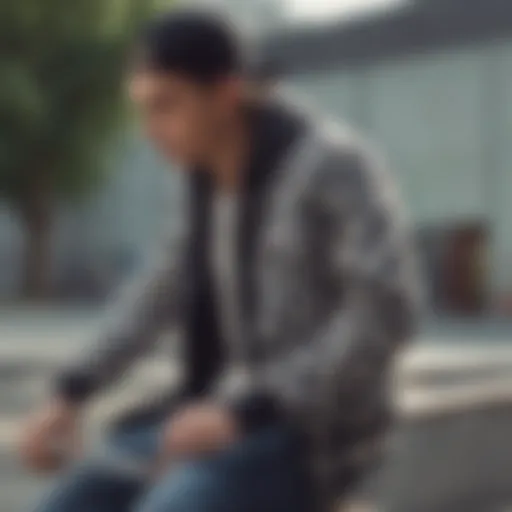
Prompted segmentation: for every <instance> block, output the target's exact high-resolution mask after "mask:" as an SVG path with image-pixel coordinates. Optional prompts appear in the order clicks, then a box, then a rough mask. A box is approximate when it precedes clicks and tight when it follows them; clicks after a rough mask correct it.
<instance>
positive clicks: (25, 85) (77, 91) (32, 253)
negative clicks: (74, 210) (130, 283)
mask: <svg viewBox="0 0 512 512" xmlns="http://www.w3.org/2000/svg"><path fill="white" fill-rule="evenodd" d="M149 4H150V2H149V1H148V0H72V1H70V0H2V2H0V48H1V53H0V76H1V80H0V200H4V201H8V203H9V204H10V205H11V206H12V208H13V210H14V211H15V212H17V214H18V215H19V218H20V220H21V221H22V223H23V226H24V228H25V233H26V249H25V262H24V292H25V294H26V295H27V296H30V297H35V296H41V295H44V294H46V293H47V292H48V289H49V288H48V286H49V282H48V280H49V278H48V270H49V260H50V252H51V248H50V234H51V228H52V220H53V218H54V211H55V208H56V206H57V205H58V204H59V202H60V201H63V200H69V199H72V198H74V197H76V196H77V195H80V194H84V193H86V192H88V191H89V190H91V188H92V187H94V186H95V184H96V183H98V181H99V179H100V178H101V176H102V174H103V173H104V171H105V166H104V165H103V164H104V162H105V158H104V156H105V154H104V150H105V149H106V148H108V147H109V145H110V144H111V142H112V136H113V135H114V134H115V133H117V132H118V131H119V128H120V126H121V124H122V122H123V118H124V116H123V111H124V108H123V94H122V87H121V83H122V76H123V68H124V64H125V62H126V59H125V58H124V56H125V53H126V50H127V49H128V48H129V44H130V41H131V39H132V35H133V31H134V29H135V28H136V26H137V25H138V24H139V23H140V22H141V20H142V19H143V18H144V17H145V16H146V15H147V14H148V11H149Z"/></svg>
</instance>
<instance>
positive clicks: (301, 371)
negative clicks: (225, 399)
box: [235, 151, 419, 428]
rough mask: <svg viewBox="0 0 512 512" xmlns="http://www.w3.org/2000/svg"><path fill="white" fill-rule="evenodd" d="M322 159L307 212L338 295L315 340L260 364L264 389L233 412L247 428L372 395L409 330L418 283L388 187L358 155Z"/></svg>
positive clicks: (414, 316)
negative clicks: (314, 218)
mask: <svg viewBox="0 0 512 512" xmlns="http://www.w3.org/2000/svg"><path fill="white" fill-rule="evenodd" d="M327 160H328V161H326V162H325V163H324V166H323V168H322V170H321V172H319V179H318V180H316V181H317V182H316V184H314V185H313V186H312V189H311V192H310V195H311V198H312V199H311V201H310V203H311V204H310V207H311V208H313V209H315V210H316V212H317V213H320V215H321V218H323V226H324V228H325V229H326V230H327V231H326V234H327V236H326V238H327V240H328V242H327V244H326V249H325V251H324V252H323V253H322V254H321V256H319V258H320V259H319V260H318V261H317V263H316V264H317V265H325V267H326V268H328V269H329V275H330V276H331V280H332V282H333V285H334V286H333V287H332V289H334V290H336V289H337V290H340V292H339V296H338V298H337V299H334V301H333V303H334V304H335V307H333V309H332V310H331V313H330V315H329V317H328V319H327V320H326V321H325V322H324V323H323V324H322V325H320V326H319V327H318V329H317V332H316V335H315V336H313V338H312V339H310V340H309V342H307V343H306V344H303V345H300V346H299V347H298V348H296V349H295V350H292V351H291V352H288V353H285V354H283V355H282V356H281V357H280V358H278V359H275V360H273V361H272V362H271V363H269V364H267V365H266V366H265V368H264V369H263V376H264V377H263V379H262V380H261V389H259V390H258V391H255V390H253V391H252V393H248V394H247V393H245V394H244V396H242V397H239V399H238V401H237V402H236V406H235V408H236V410H237V411H238V412H239V414H240V417H241V420H242V422H243V423H245V424H247V426H248V428H250V426H251V424H254V423H255V422H260V423H261V422H262V421H263V420H262V418H263V417H264V416H265V415H267V416H268V417H269V418H270V416H272V417H276V416H277V415H278V414H279V413H283V412H284V413H285V414H286V415H287V416H290V415H292V416H293V417H299V418H300V417H304V416H306V417H309V418H311V417H313V416H317V415H318V414H321V412H322V411H324V412H325V408H332V407H340V404H341V407H343V404H344V403H346V404H348V403H353V399H355V400H358V401H359V402H361V401H364V400H366V399H367V398H368V397H371V396H372V395H376V394H378V393H379V392H380V391H381V390H379V389H376V388H377V387H378V386H379V384H377V383H378V382H382V381H381V380H380V381H379V378H378V376H379V374H381V375H382V372H385V371H387V370H388V369H389V363H390V361H391V360H392V359H393V355H394V354H395V352H396V351H397V348H398V347H400V346H401V345H402V344H403V342H405V341H406V340H407V339H408V338H409V337H410V336H411V335H412V334H413V332H414V327H415V323H416V319H417V313H418V305H419V291H418V282H417V280H416V273H415V268H414V267H415V265H414V263H415V262H414V257H413V254H412V249H411V240H410V239H409V234H408V232H407V226H406V224H405V222H404V221H403V218H402V213H401V211H400V207H399V200H398V197H397V193H396V191H395V189H394V186H393V183H392V181H391V180H390V178H389V176H387V175H386V174H385V173H384V171H383V169H381V165H380V164H379V163H378V162H377V160H376V159H374V158H373V157H372V156H371V155H369V154H367V153H365V152H363V151H359V152H358V151H354V152H353V153H352V154H345V155H343V156H342V155H336V156H335V157H330V158H328V159H327ZM341 290H343V291H341ZM291 307H293V306H291ZM333 396H336V397H337V398H336V401H335V402H333V401H332V400H330V398H329V397H333ZM340 397H345V398H346V399H343V398H342V399H341V400H340ZM351 397H352V400H351ZM348 413H349V411H347V414H348Z"/></svg>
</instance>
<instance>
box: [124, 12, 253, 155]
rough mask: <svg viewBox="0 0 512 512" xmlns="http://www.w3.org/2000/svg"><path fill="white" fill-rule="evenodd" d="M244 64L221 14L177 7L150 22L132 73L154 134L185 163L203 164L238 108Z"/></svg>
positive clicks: (132, 90)
mask: <svg viewBox="0 0 512 512" xmlns="http://www.w3.org/2000/svg"><path fill="white" fill-rule="evenodd" d="M243 68H244V58H243V55H242V47H241V44H240V42H239V40H238V38H237V37H236V35H235V34H234V31H233V30H232V28H231V26H230V25H229V23H227V22H226V21H224V20H223V19H222V18H220V17H218V16H215V15H213V14H210V13H205V12H201V11H196V10H190V11H180V10H178V11H175V12H171V13H169V14H167V15H165V16H163V17H160V18H158V19H156V20H154V21H153V22H151V23H150V24H149V25H148V26H147V28H146V30H145V31H144V32H143V33H142V35H141V38H140V41H139V44H138V47H137V55H136V59H135V65H134V66H133V69H132V73H131V77H130V95H131V97H132V99H133V100H134V102H135V103H136V105H137V106H138V107H139V108H140V110H141V112H142V116H143V121H144V125H145V128H146V130H147V133H148V135H149V137H150V139H151V140H152V141H153V142H154V143H155V144H156V146H157V147H158V148H159V149H160V150H161V151H162V152H163V153H164V154H165V155H166V156H168V157H170V158H172V159H174V160H176V161H178V162H179V163H181V164H195V163H200V162H201V161H202V159H203V158H204V157H205V155H207V154H208V152H209V151H211V149H212V147H214V146H215V144H216V141H217V140H218V137H221V136H222V131H223V129H224V128H225V127H226V126H228V125H229V123H230V121H231V120H232V118H233V116H235V115H236V114H237V112H238V109H239V106H240V103H241V99H242V96H243V92H244V85H243V79H242V76H243V74H244V69H243Z"/></svg>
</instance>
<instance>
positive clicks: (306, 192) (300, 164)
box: [67, 118, 419, 504]
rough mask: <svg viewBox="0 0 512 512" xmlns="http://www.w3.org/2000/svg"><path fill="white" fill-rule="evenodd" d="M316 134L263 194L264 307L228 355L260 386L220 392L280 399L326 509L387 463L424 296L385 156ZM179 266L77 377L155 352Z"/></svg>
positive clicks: (127, 308)
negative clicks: (349, 485) (403, 352)
mask: <svg viewBox="0 0 512 512" xmlns="http://www.w3.org/2000/svg"><path fill="white" fill-rule="evenodd" d="M306 125H307V127H306V129H305V130H304V131H303V133H302V134H301V135H300V136H298V137H297V138H296V140H295V141H294V142H293V144H292V145H291V146H290V148H289V149H288V150H287V152H286V156H285V157H284V158H283V159H282V161H281V162H280V167H281V171H280V172H279V173H278V175H277V177H276V179H275V180H274V182H273V184H272V186H271V187H269V188H268V191H267V192H265V193H264V194H263V198H262V203H261V215H260V216H259V221H258V223H259V227H258V233H259V235H258V240H257V243H256V244H255V248H254V251H253V258H252V274H253V276H254V279H253V282H254V283H255V286H254V288H253V289H252V290H251V293H252V294H253V295H254V297H253V299H254V300H253V304H254V307H253V310H252V314H251V315H248V316H247V317H246V318H245V323H244V336H243V339H242V340H240V346H237V347H232V355H231V358H230V361H231V362H232V363H233V362H236V365H238V366H240V365H241V366H242V367H244V369H245V374H246V375H250V378H246V379H242V381H238V382H237V384H236V385H230V382H232V379H233V378H234V377H233V376H232V375H231V374H230V373H229V372H228V371H227V370H226V369H224V370H223V371H222V373H221V376H220V380H221V381H222V382H223V383H222V384H221V385H219V386H216V387H215V391H211V393H212V394H214V395H216V398H220V399H223V400H224V399H226V400H234V399H236V397H237V396H238V398H240V396H241V395H243V396H248V395H250V393H251V392H252V391H251V389H252V388H258V390H259V391H261V390H264V392H265V393H268V394H269V395H270V396H272V397H273V398H274V399H275V400H277V401H279V404H280V407H281V408H282V410H283V411H285V414H286V415H287V416H288V418H289V419H290V420H291V421H292V423H293V424H294V425H297V426H300V428H301V430H302V431H303V432H304V434H305V435H306V436H307V439H308V443H309V444H308V446H309V447H310V449H309V450H308V453H309V455H310V458H309V460H310V467H311V469H312V471H313V474H314V477H315V483H316V484H317V486H318V487H317V489H318V495H319V496H320V497H321V499H322V502H323V503H324V504H330V503H331V502H334V500H335V498H336V496H337V495H338V494H340V492H341V491H343V490H344V489H343V486H344V485H345V482H346V481H347V475H350V474H354V473H356V474H358V470H359V469H364V468H367V467H368V465H369V464H371V463H372V462H374V461H375V460H376V458H377V456H378V453H379V447H380V442H379V441H380V440H381V438H382V434H383V432H384V431H385V424H386V421H387V418H388V415H389V395H390V393H389V378H390V373H391V371H392V368H393V361H394V357H395V355H396V354H397V351H398V349H400V347H402V346H403V344H404V343H405V342H406V341H407V340H409V339H410V337H411V335H412V333H413V331H414V326H415V323H416V316H417V308H418V296H419V294H418V286H417V280H416V273H415V261H414V257H413V250H412V248H411V240H410V235H409V232H408V229H407V224H406V222H405V221H404V218H403V213H402V211H401V206H400V201H399V197H398V194H397V191H396V188H395V186H394V184H393V180H392V179H391V177H390V175H389V174H388V173H387V171H386V169H385V167H384V166H383V164H382V162H381V160H380V159H379V157H378V156H376V155H375V154H374V153H373V152H372V151H371V150H370V149H369V148H368V146H367V144H365V143H364V142H362V141H361V140H360V139H359V138H358V137H357V136H356V135H354V134H352V133H351V132H350V131H349V130H346V129H343V128H340V127H339V126H336V125H330V124H329V123H326V122H323V121H322V122H320V121H319V120H317V119H314V120H313V119H312V118H311V119H308V121H307V123H306ZM173 254H174V253H173ZM180 268H182V266H180V265H177V264H176V260H175V258H173V257H172V256H171V252H170V251H169V250H168V249H165V250H163V251H162V252H161V254H160V258H159V261H158V262H156V263H155V264H154V265H153V266H151V268H150V269H149V270H148V272H147V273H146V274H144V276H142V277H141V278H140V279H139V281H138V283H136V284H134V285H132V286H131V288H130V291H129V292H128V293H127V295H126V297H125V299H124V300H123V301H122V302H121V306H120V308H119V315H114V316H113V318H114V320H113V321H112V322H111V325H110V327H109V328H108V329H107V330H106V332H105V334H104V336H103V337H102V340H101V344H100V345H99V347H98V349H97V350H95V351H93V352H90V353H89V355H88V356H87V357H85V358H82V359H80V360H79V361H78V363H77V364H76V365H74V366H73V368H72V369H71V370H68V372H67V375H68V376H69V375H70V372H71V373H72V374H73V375H74V376H75V380H77V379H76V377H77V376H78V375H82V376H84V375H87V378H88V381H89V384H91V382H92V383H93V386H94V387H95V389H98V388H100V387H101V386H102V385H104V384H106V383H107V382H109V381H111V380H112V379H113V378H114V377H115V376H117V375H118V374H119V373H120V372H121V371H122V370H123V369H124V368H126V366H127V365H128V363H130V362H131V361H133V360H134V359H136V358H137V357H138V356H139V355H140V354H141V352H143V351H147V350H148V349H149V348H150V347H151V346H152V342H153V341H154V340H155V339H156V337H157V334H158V333H159V332H160V331H161V329H162V327H163V325H164V324H167V323H168V322H169V320H170V319H178V320H179V314H178V313H179V311H180V308H179V303H180V299H181V297H182V291H183V289H182V285H180V279H178V277H179V275H180ZM174 313H176V314H174ZM255 347H256V348H257V350H256V351H254V348H255ZM256 353H257V356H256V355H255V354H256ZM228 374H229V375H230V376H228ZM68 380H69V379H68Z"/></svg>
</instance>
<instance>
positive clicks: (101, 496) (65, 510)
mask: <svg viewBox="0 0 512 512" xmlns="http://www.w3.org/2000/svg"><path fill="white" fill-rule="evenodd" d="M141 490H142V485H141V483H140V482H138V481H136V480H135V479H133V478H129V477H127V476H125V475H118V474H116V473H115V472H113V471H112V470H109V469H108V468H105V467H102V466H101V464H95V463H87V464H83V465H81V466H79V467H76V468H74V469H73V470H71V471H69V472H68V473H67V474H66V475H65V476H64V477H63V478H62V480H60V481H59V482H57V485H56V486H55V488H54V489H53V490H52V491H51V493H50V494H49V496H48V497H47V498H46V499H45V500H43V502H42V503H41V504H40V505H39V507H37V508H36V512H90V511H91V510H94V511H95V512H118V511H119V512H124V511H125V510H126V508H127V507H129V506H130V504H131V502H132V501H133V500H134V499H136V497H137V496H138V495H139V493H140V492H141Z"/></svg>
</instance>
